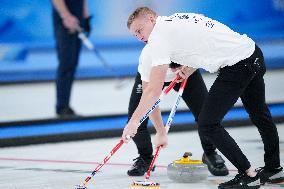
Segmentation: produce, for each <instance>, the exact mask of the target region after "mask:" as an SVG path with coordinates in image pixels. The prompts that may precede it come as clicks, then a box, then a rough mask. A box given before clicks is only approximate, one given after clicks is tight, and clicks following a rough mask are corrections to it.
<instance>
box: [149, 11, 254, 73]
mask: <svg viewBox="0 0 284 189" xmlns="http://www.w3.org/2000/svg"><path fill="white" fill-rule="evenodd" d="M148 44H149V48H150V49H151V50H150V52H151V58H152V66H157V65H162V64H169V62H170V60H172V61H173V62H175V63H178V64H181V65H186V66H189V67H193V68H203V69H205V70H206V71H209V72H211V73H213V72H216V71H218V69H219V68H222V67H225V66H231V65H234V64H236V63H237V62H239V61H241V60H243V59H246V58H248V57H249V56H251V55H252V54H253V52H254V50H255V43H254V41H253V40H252V39H250V38H249V37H247V36H246V35H240V34H239V33H237V32H234V31H233V30H231V29H230V28H229V27H227V26H225V25H224V24H222V23H220V22H218V21H215V20H212V19H210V18H208V17H205V16H203V15H200V14H194V13H176V14H174V15H172V16H168V17H167V16H159V17H157V20H156V24H155V26H154V28H153V31H152V32H151V34H150V36H149V39H148Z"/></svg>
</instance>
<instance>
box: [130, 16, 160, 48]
mask: <svg viewBox="0 0 284 189" xmlns="http://www.w3.org/2000/svg"><path fill="white" fill-rule="evenodd" d="M154 25H155V17H154V16H152V15H141V16H139V17H137V18H136V19H135V20H134V21H133V22H132V24H131V25H130V29H129V30H130V33H131V34H132V35H134V36H135V37H136V38H137V39H138V40H141V41H143V42H145V43H147V41H148V38H149V36H150V34H151V32H152V30H153V28H154Z"/></svg>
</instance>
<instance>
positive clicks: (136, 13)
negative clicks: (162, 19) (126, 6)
mask: <svg viewBox="0 0 284 189" xmlns="http://www.w3.org/2000/svg"><path fill="white" fill-rule="evenodd" d="M147 14H151V15H153V16H157V13H156V12H155V11H153V10H152V9H150V8H148V7H138V8H137V9H135V11H134V12H133V13H132V14H130V16H129V18H128V20H127V27H128V29H129V28H130V26H131V24H132V23H133V21H134V20H135V19H136V18H138V17H139V16H141V15H147Z"/></svg>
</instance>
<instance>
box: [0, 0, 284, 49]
mask: <svg viewBox="0 0 284 189" xmlns="http://www.w3.org/2000/svg"><path fill="white" fill-rule="evenodd" d="M0 4H1V6H0V7H1V8H0V42H2V43H3V42H5V43H31V42H34V43H36V44H42V45H45V44H47V43H48V42H50V41H52V40H53V34H52V24H51V9H52V8H51V1H50V0H40V1H34V0H17V1H10V0H1V2H0ZM88 4H89V9H90V12H91V14H92V15H93V16H94V19H93V23H92V24H93V26H94V32H93V34H92V36H91V37H92V39H94V40H95V39H97V38H122V39H123V38H127V37H130V36H129V34H128V32H127V28H126V20H127V17H128V15H129V14H130V13H131V12H132V11H133V10H134V9H135V8H136V7H138V6H149V7H152V8H153V9H155V10H156V11H157V12H158V13H159V14H162V15H170V14H173V13H175V12H198V13H202V14H204V15H206V16H209V17H212V18H214V19H217V20H219V21H221V22H223V23H225V24H227V25H228V26H230V27H231V28H233V29H234V30H236V31H238V32H241V33H247V34H248V35H249V36H251V37H253V38H257V39H267V38H282V37H283V35H284V0H257V1H249V0H238V1H236V0H203V1H200V0H190V1H188V0H178V1H174V0H156V1H153V0H152V1H151V0H148V1H146V0H142V1H141V0H140V1H138V0H136V1H133V0H107V1H101V0H89V1H88ZM41 42H42V43H41Z"/></svg>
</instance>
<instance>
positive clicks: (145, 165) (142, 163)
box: [127, 156, 155, 176]
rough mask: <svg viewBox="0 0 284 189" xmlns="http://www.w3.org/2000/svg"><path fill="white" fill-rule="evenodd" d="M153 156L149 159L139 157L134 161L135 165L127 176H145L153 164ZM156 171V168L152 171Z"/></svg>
mask: <svg viewBox="0 0 284 189" xmlns="http://www.w3.org/2000/svg"><path fill="white" fill-rule="evenodd" d="M152 159H153V156H151V157H149V158H144V157H141V156H139V157H137V158H135V159H133V161H135V162H134V164H133V165H132V167H131V168H130V169H129V170H128V171H127V174H128V175H129V176H143V175H144V174H145V173H146V172H147V171H148V169H149V166H150V164H151V162H152ZM154 170H155V166H154V167H153V169H152V170H151V171H154Z"/></svg>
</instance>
